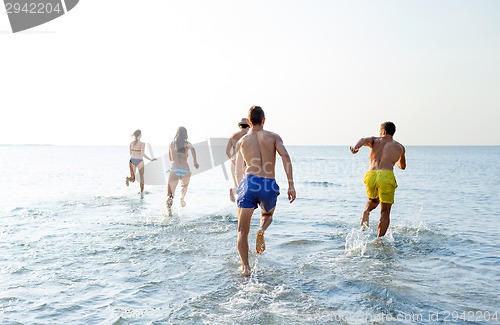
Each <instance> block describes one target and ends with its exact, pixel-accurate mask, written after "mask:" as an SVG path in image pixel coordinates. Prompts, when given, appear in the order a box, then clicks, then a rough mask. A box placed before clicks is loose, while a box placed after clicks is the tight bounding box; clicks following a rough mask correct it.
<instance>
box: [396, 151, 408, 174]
mask: <svg viewBox="0 0 500 325" xmlns="http://www.w3.org/2000/svg"><path fill="white" fill-rule="evenodd" d="M405 151H406V149H405V147H403V153H402V154H401V157H399V160H398V162H397V163H396V166H398V168H400V169H402V170H405V169H406V157H405Z"/></svg>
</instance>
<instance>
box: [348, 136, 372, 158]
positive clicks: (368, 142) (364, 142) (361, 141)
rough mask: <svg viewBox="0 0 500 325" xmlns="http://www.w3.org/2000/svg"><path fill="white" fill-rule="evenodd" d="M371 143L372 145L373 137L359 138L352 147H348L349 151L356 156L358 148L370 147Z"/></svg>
mask: <svg viewBox="0 0 500 325" xmlns="http://www.w3.org/2000/svg"><path fill="white" fill-rule="evenodd" d="M372 143H373V137H368V138H361V139H359V141H358V142H357V143H356V144H355V145H354V146H353V147H349V149H350V150H351V152H352V153H353V154H356V153H358V151H359V148H361V147H363V146H368V147H371V146H372Z"/></svg>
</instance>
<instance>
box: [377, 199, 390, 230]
mask: <svg viewBox="0 0 500 325" xmlns="http://www.w3.org/2000/svg"><path fill="white" fill-rule="evenodd" d="M391 206H392V204H390V203H384V202H382V203H381V204H380V221H379V222H378V236H379V237H382V236H384V235H385V233H386V232H387V228H389V223H390V222H391V219H390V215H391Z"/></svg>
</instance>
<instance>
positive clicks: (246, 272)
mask: <svg viewBox="0 0 500 325" xmlns="http://www.w3.org/2000/svg"><path fill="white" fill-rule="evenodd" d="M250 274H252V270H250V267H244V268H243V270H242V271H241V275H243V276H250Z"/></svg>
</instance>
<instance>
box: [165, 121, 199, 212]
mask: <svg viewBox="0 0 500 325" xmlns="http://www.w3.org/2000/svg"><path fill="white" fill-rule="evenodd" d="M187 138H188V135H187V130H186V128H185V127H182V126H181V127H179V128H178V129H177V134H176V135H175V138H174V139H173V141H172V142H171V143H170V145H169V150H168V157H169V159H170V161H172V167H171V168H170V173H169V177H168V188H167V190H168V198H167V210H168V214H169V215H170V216H171V215H172V203H173V201H174V194H175V189H176V187H177V184H178V183H179V181H180V182H181V206H182V207H185V206H186V201H185V200H184V199H185V197H186V192H187V189H188V185H189V180H190V178H191V171H190V170H189V165H188V163H187V159H188V154H189V151H191V153H192V155H193V163H194V167H195V168H196V169H198V167H200V165H199V164H198V160H197V159H196V150H195V149H194V147H193V145H192V144H191V143H189V142H188V141H187Z"/></svg>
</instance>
